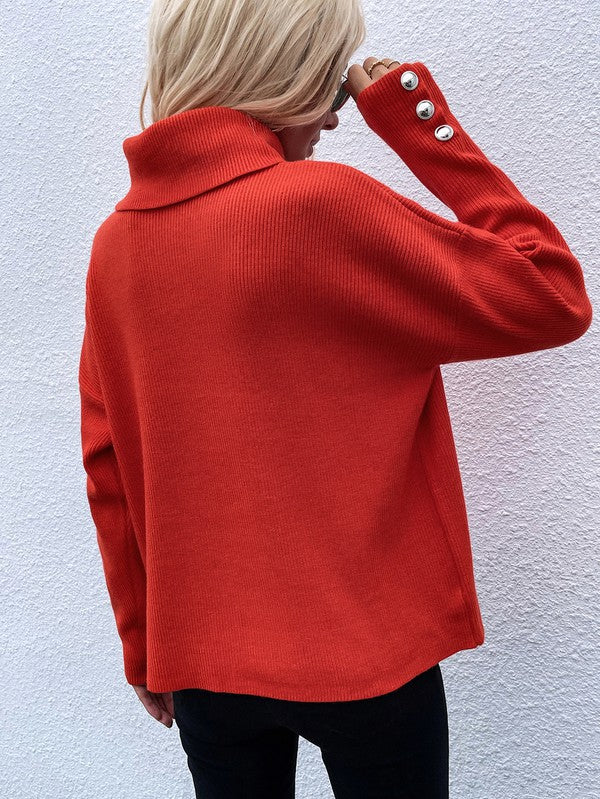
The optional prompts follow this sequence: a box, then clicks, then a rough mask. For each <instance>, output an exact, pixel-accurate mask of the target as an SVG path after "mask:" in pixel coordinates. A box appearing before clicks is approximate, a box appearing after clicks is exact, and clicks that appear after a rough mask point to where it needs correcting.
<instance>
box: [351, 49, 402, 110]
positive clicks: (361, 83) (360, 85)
mask: <svg viewBox="0 0 600 799" xmlns="http://www.w3.org/2000/svg"><path fill="white" fill-rule="evenodd" d="M376 61H383V64H377V66H376V67H374V68H373V72H372V73H371V77H369V68H370V67H371V65H372V64H374V63H375V62H376ZM399 67H400V64H399V63H398V61H397V60H396V59H391V58H377V57H376V56H369V57H368V58H366V59H365V60H364V61H363V63H362V66H361V65H360V64H352V65H351V66H350V67H348V73H347V74H348V80H345V81H344V82H343V84H342V87H343V88H344V89H345V90H346V91H347V92H348V94H349V95H350V96H351V97H353V98H354V100H356V98H357V97H358V95H359V94H360V93H361V92H362V90H363V89H366V88H367V86H370V85H371V84H372V83H375V81H376V80H377V79H378V78H381V77H383V75H387V73H388V72H391V71H392V70H394V69H398V68H399Z"/></svg>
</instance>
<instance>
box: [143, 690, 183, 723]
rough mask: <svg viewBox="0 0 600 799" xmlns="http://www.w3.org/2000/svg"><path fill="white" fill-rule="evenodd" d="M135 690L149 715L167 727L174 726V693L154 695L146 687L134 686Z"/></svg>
mask: <svg viewBox="0 0 600 799" xmlns="http://www.w3.org/2000/svg"><path fill="white" fill-rule="evenodd" d="M133 690H134V691H135V692H136V694H137V695H138V697H139V699H140V702H141V703H142V705H143V706H144V707H145V708H146V710H147V711H148V713H150V715H151V716H153V717H154V718H155V719H156V720H157V721H160V723H161V724H164V725H165V727H172V726H173V716H174V710H173V693H172V692H171V691H169V692H168V693H165V694H154V693H152V692H151V691H149V690H148V689H147V688H146V686H145V685H134V686H133Z"/></svg>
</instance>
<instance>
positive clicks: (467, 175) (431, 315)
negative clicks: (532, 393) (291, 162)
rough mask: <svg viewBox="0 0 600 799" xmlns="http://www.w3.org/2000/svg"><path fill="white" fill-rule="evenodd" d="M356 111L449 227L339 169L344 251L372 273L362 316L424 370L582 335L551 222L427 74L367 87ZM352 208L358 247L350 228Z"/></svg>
mask: <svg viewBox="0 0 600 799" xmlns="http://www.w3.org/2000/svg"><path fill="white" fill-rule="evenodd" d="M407 70H410V71H412V72H414V73H415V74H416V75H417V76H418V84H417V86H416V88H414V89H412V90H409V89H407V88H405V87H404V85H403V84H402V83H401V81H400V77H401V76H402V74H403V73H404V72H405V71H407ZM425 100H429V101H431V102H432V103H433V108H434V111H433V115H432V116H430V117H429V118H425V119H424V118H421V117H420V116H419V115H418V113H417V105H418V104H420V103H422V102H423V101H425ZM357 106H358V108H359V109H360V111H361V113H362V114H363V116H364V118H365V120H366V122H367V124H368V126H369V127H370V128H371V129H372V130H373V131H374V132H376V133H377V134H378V135H379V136H380V137H381V138H382V139H383V140H384V141H385V142H386V143H387V144H388V145H389V146H390V147H391V148H392V149H393V150H394V151H395V152H396V153H397V154H398V155H399V156H400V157H401V158H402V159H403V160H404V162H405V163H406V164H407V166H408V167H409V168H410V169H411V170H412V171H413V173H414V174H415V175H416V176H417V177H418V178H419V179H420V180H421V182H422V183H423V184H424V185H425V186H426V187H427V188H428V189H429V190H430V191H431V192H432V193H433V194H435V195H436V196H437V197H438V198H439V199H440V200H441V201H442V202H443V203H444V204H446V205H447V206H449V207H450V208H451V209H452V210H453V211H454V213H455V214H456V216H457V219H458V221H457V222H453V221H450V220H448V219H446V218H444V217H442V216H439V215H437V214H435V213H433V212H431V211H429V210H428V209H425V208H423V207H422V206H421V205H419V204H418V203H416V202H415V201H413V200H411V199H409V198H407V197H404V196H403V195H401V194H398V193H397V192H395V191H393V190H392V189H391V188H389V187H388V186H386V185H385V184H383V183H381V182H379V181H377V180H375V179H374V178H372V177H370V176H367V175H365V174H364V173H362V172H361V171H360V170H356V169H354V168H352V167H345V170H346V174H347V175H348V176H349V178H350V179H349V180H348V181H346V182H345V183H344V185H350V191H348V192H347V195H346V200H345V201H344V200H342V201H340V200H337V201H336V202H337V209H336V210H337V212H338V219H339V220H340V222H339V223H338V224H339V225H340V230H339V235H340V236H346V237H348V238H349V239H350V240H351V241H352V246H354V248H355V255H356V260H357V262H358V261H361V267H360V268H362V269H369V270H370V272H369V274H368V279H367V280H365V281H363V282H362V283H360V282H358V281H357V285H360V286H364V287H365V288H364V289H361V290H362V294H361V296H360V297H359V298H358V299H359V300H360V302H361V307H362V308H364V309H367V310H369V303H373V304H376V306H377V308H376V310H377V313H379V314H382V313H384V314H386V315H387V318H386V320H385V321H386V323H389V328H390V330H391V331H393V332H395V333H399V334H400V340H401V341H402V342H403V343H406V345H407V346H408V347H409V348H411V350H412V351H413V352H414V353H415V354H416V355H418V357H419V358H420V362H421V363H423V364H424V365H425V364H427V363H431V364H433V363H448V362H452V361H466V360H475V359H483V358H498V357H503V356H508V355H517V354H520V353H524V352H530V351H535V350H541V349H547V348H550V347H556V346H560V345H562V344H566V343H568V342H571V341H573V340H574V339H576V338H578V337H579V336H581V335H583V333H585V331H586V330H587V329H588V327H589V326H590V324H591V320H592V307H591V304H590V300H589V298H588V295H587V293H586V289H585V285H584V277H583V273H582V269H581V266H580V264H579V262H578V260H577V259H576V258H575V256H574V255H573V254H572V252H571V251H570V249H569V247H568V245H567V243H566V242H565V240H564V239H563V237H562V236H561V234H560V232H559V231H558V230H557V228H556V226H555V225H554V224H553V223H552V221H551V220H550V219H549V218H548V217H547V216H546V215H545V214H544V213H543V212H542V211H541V210H539V209H538V208H536V207H535V206H534V205H532V204H531V203H530V202H529V201H528V200H527V199H526V198H525V197H524V196H523V194H522V193H521V192H520V191H519V190H518V189H517V188H516V186H515V185H514V184H513V183H512V182H511V181H510V180H509V178H508V177H507V176H506V175H505V174H504V173H503V172H502V171H501V170H500V169H499V168H498V167H497V166H495V165H494V164H492V163H491V162H490V160H489V159H488V158H487V157H486V156H485V154H484V153H483V152H482V151H481V150H480V148H479V147H478V146H477V145H476V144H475V143H474V142H473V140H472V139H471V138H470V137H469V135H468V134H467V133H466V132H465V130H464V129H463V128H462V127H461V125H460V123H459V122H458V120H457V119H456V117H455V116H454V115H453V114H452V112H451V111H450V109H449V107H448V104H447V102H446V100H445V98H444V96H443V94H442V92H441V90H440V88H439V87H438V85H437V84H436V82H435V81H434V79H433V77H432V75H431V73H430V72H429V70H428V69H427V67H426V66H425V65H424V64H423V63H421V62H415V63H404V64H402V65H401V66H400V67H399V68H398V69H395V70H392V71H391V72H389V73H388V74H387V75H384V76H383V77H382V78H379V79H378V80H377V81H375V82H374V83H373V84H371V85H370V86H368V87H367V88H366V89H364V90H363V91H362V92H361V93H360V94H359V95H358V98H357ZM442 126H451V129H452V131H453V135H451V137H450V138H447V139H443V138H437V136H436V134H435V131H438V133H441V134H443V133H444V132H445V133H446V134H447V133H448V129H447V128H443V127H442ZM440 128H442V129H441V131H440ZM350 173H351V174H350ZM357 206H359V207H360V212H361V214H362V215H363V222H362V223H361V224H360V225H359V226H358V227H359V228H360V231H359V232H360V237H361V241H354V240H353V238H352V237H353V232H352V230H351V229H350V226H351V224H352V221H351V220H352V219H353V218H355V217H356V216H357V215H358V211H357ZM365 217H367V221H364V219H365ZM349 220H350V223H349ZM355 226H356V225H355ZM359 252H360V255H364V258H361V257H359ZM365 263H368V267H365V265H364V264H365ZM374 281H376V282H374ZM374 286H375V289H374Z"/></svg>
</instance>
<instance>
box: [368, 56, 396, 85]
mask: <svg viewBox="0 0 600 799" xmlns="http://www.w3.org/2000/svg"><path fill="white" fill-rule="evenodd" d="M383 60H384V59H383V58H376V57H375V56H369V58H366V59H365V61H364V68H365V72H366V73H367V75H369V76H370V78H371V80H372V81H376V80H377V78H380V77H381V76H382V75H385V74H386V73H387V71H388V69H387V67H386V66H385V64H378V63H377V62H378V61H383ZM391 60H392V59H391V58H390V61H391ZM374 64H376V65H377V66H373V65H374Z"/></svg>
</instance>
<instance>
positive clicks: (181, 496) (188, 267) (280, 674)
mask: <svg viewBox="0 0 600 799" xmlns="http://www.w3.org/2000/svg"><path fill="white" fill-rule="evenodd" d="M408 69H410V70H413V71H414V72H415V73H416V74H417V75H418V78H419V82H418V86H417V87H416V88H415V89H414V90H412V91H411V90H409V89H406V88H404V86H403V85H402V84H401V82H400V76H401V75H402V73H403V72H404V71H405V70H408ZM421 100H431V101H432V102H433V104H434V113H433V116H431V117H430V118H428V119H423V118H421V117H420V116H419V115H418V114H417V113H416V106H417V103H419V102H420V101H421ZM357 105H358V108H359V109H360V111H361V113H362V115H363V116H364V118H365V120H366V124H367V125H368V127H369V128H371V129H372V130H373V131H374V132H375V133H376V134H378V135H379V136H380V137H381V138H382V139H383V140H384V141H385V142H386V143H387V144H388V145H389V146H390V147H391V148H392V149H393V151H394V152H395V153H396V154H397V155H398V156H399V157H400V158H401V159H402V160H403V161H404V162H405V164H406V165H407V166H408V167H409V168H410V169H411V170H412V172H413V173H414V174H415V175H416V176H417V177H418V178H419V180H421V181H422V183H423V184H424V185H425V186H426V187H427V188H428V189H429V190H430V191H431V192H432V193H433V194H434V195H435V196H436V197H438V198H439V199H440V200H441V201H442V202H443V203H444V204H445V205H447V206H448V207H449V208H450V209H451V210H452V211H453V212H454V214H455V215H456V217H457V220H458V221H456V222H455V221H450V220H448V219H446V218H444V217H442V216H439V215H437V214H435V213H433V212H431V211H429V210H427V209H426V208H424V207H422V206H421V205H419V204H418V203H416V202H415V201H413V200H411V199H409V198H408V197H405V196H403V195H402V194H399V193H397V192H396V191H394V190H392V189H391V188H390V187H388V186H386V185H385V184H383V183H382V182H380V181H378V180H376V179H374V178H373V177H371V176H369V175H368V174H366V173H364V172H362V171H360V170H358V169H356V168H354V167H351V166H349V165H346V164H342V163H337V162H328V161H319V160H315V161H311V160H303V161H287V160H286V159H285V158H284V151H283V148H282V145H281V143H280V141H279V139H278V137H277V135H276V134H275V133H274V132H273V131H272V130H271V129H270V128H269V127H268V126H267V125H265V124H264V123H263V122H261V121H259V120H257V119H255V118H253V117H252V116H250V115H249V114H247V113H245V112H241V111H239V110H237V109H232V108H227V107H223V106H211V107H201V108H195V109H192V110H188V111H184V112H181V113H178V114H175V115H173V116H170V117H167V118H165V119H161V120H159V121H157V122H155V123H153V124H151V125H150V126H149V127H148V128H146V129H145V130H143V131H142V132H141V133H139V134H137V135H134V136H131V137H129V138H127V139H125V141H124V142H123V150H124V153H125V156H126V158H127V161H128V166H129V170H130V176H131V188H130V190H129V191H128V193H127V194H126V196H125V197H124V198H123V199H122V200H120V202H118V203H117V204H116V206H115V208H114V210H113V211H112V212H111V213H110V215H109V216H108V217H107V218H106V219H105V220H104V221H103V222H102V224H101V225H100V227H99V229H98V230H97V232H96V234H95V236H94V238H93V243H92V246H91V257H90V262H89V268H88V271H87V278H86V303H85V332H84V334H83V342H82V347H81V358H80V364H79V386H80V395H81V434H82V447H83V466H84V467H85V471H86V472H87V484H86V486H87V488H86V491H87V497H88V499H89V504H90V508H91V513H92V516H93V520H94V523H95V527H96V531H97V540H98V544H99V548H100V552H101V555H102V563H103V569H104V573H105V578H106V584H107V588H108V593H109V596H110V601H111V605H112V609H113V611H114V615H115V620H116V626H117V630H118V633H119V636H120V639H121V642H122V648H123V656H124V671H125V678H126V680H127V681H128V682H129V683H131V684H146V685H147V687H148V689H149V690H151V691H157V692H164V691H172V690H176V689H180V688H191V687H199V688H205V689H209V690H212V691H228V692H234V693H248V694H256V695H262V696H269V697H275V698H281V699H288V700H302V701H319V702H322V701H340V700H350V699H360V698H365V697H370V696H375V695H378V694H382V693H385V692H388V691H391V690H393V689H394V688H396V687H399V686H400V685H402V684H404V683H405V682H407V681H408V680H410V679H412V678H413V677H414V676H416V675H417V674H418V673H420V672H422V671H424V670H425V669H427V668H429V667H430V666H432V665H434V664H436V663H437V662H439V661H440V660H442V659H444V658H446V657H448V656H450V655H451V654H453V653H455V652H457V651H459V650H464V649H470V648H474V647H477V646H479V645H480V644H482V643H483V641H484V628H483V624H482V618H481V614H480V609H479V605H478V599H477V594H476V587H475V579H474V572H473V563H472V550H471V542H470V534H469V526H468V521H467V514H466V508H465V502H464V495H463V486H462V483H461V476H460V472H459V465H458V460H457V456H456V450H455V443H454V439H453V434H452V428H451V422H450V417H449V413H448V408H447V403H446V397H445V393H444V384H443V381H442V374H441V371H440V367H441V365H442V364H447V363H452V362H458V361H469V360H478V359H485V358H502V357H507V356H514V355H519V354H522V353H527V352H534V351H536V350H543V349H548V348H551V347H560V346H563V345H565V344H568V343H569V342H572V341H574V340H575V339H577V338H578V337H580V336H582V335H583V334H584V333H585V331H586V330H587V329H588V327H589V326H590V323H591V319H592V308H591V305H590V301H589V298H588V296H587V293H586V289H585V286H584V278H583V274H582V269H581V266H580V264H579V262H578V260H577V259H576V258H575V257H574V255H573V253H572V252H571V251H570V249H569V247H568V245H567V243H566V242H565V240H564V239H563V237H562V236H561V234H560V233H559V231H558V230H557V228H556V227H555V225H554V224H553V223H552V222H551V221H550V219H549V218H548V217H547V216H546V215H545V214H544V213H543V212H542V211H541V210H539V209H538V208H536V207H535V206H534V205H532V204H531V203H530V202H529V201H528V200H527V199H526V198H525V197H524V196H523V194H522V193H521V192H520V191H519V190H518V189H517V188H516V186H515V185H514V184H513V183H512V182H511V180H510V179H509V178H508V177H507V176H506V175H505V174H504V173H503V172H502V171H501V170H500V169H499V168H498V167H497V166H495V165H494V164H493V163H491V162H490V160H489V159H488V158H487V157H486V156H485V155H484V153H483V152H482V151H481V149H480V148H479V147H478V146H477V145H476V144H475V143H474V141H473V140H472V139H471V138H470V136H469V135H468V134H467V132H466V131H465V130H464V128H463V127H462V126H461V124H460V123H459V121H458V120H457V118H456V117H455V116H454V114H453V113H452V111H451V110H450V108H449V106H448V103H447V101H446V100H445V98H444V95H443V94H442V91H441V89H440V87H439V86H438V84H437V83H436V82H435V81H434V79H433V77H432V74H431V73H430V71H429V70H428V68H427V67H426V66H425V65H424V64H423V63H421V62H414V63H408V62H407V63H404V64H402V66H401V67H400V68H399V69H397V70H393V71H391V72H389V73H388V74H387V75H384V76H383V77H382V78H380V79H379V80H377V81H375V82H374V83H373V84H372V85H369V86H368V87H367V88H366V89H364V90H363V91H362V92H361V93H360V95H359V96H358V98H357ZM440 125H450V126H451V128H452V130H453V135H452V137H451V138H449V139H446V140H444V139H438V138H437V137H436V135H435V131H436V130H437V129H438V127H439V126H440ZM367 135H370V134H367Z"/></svg>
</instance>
